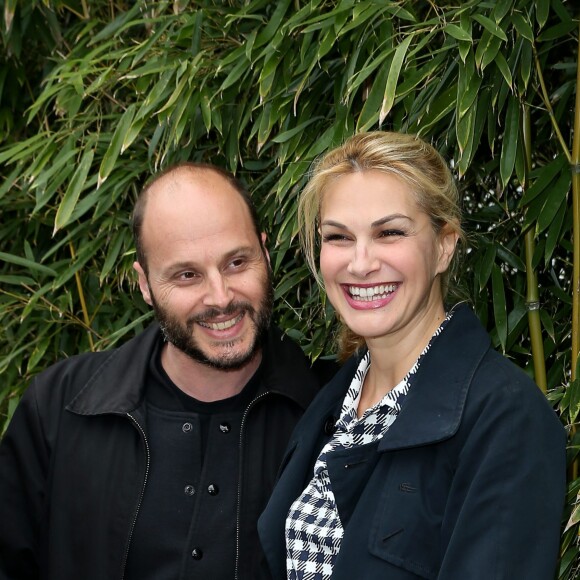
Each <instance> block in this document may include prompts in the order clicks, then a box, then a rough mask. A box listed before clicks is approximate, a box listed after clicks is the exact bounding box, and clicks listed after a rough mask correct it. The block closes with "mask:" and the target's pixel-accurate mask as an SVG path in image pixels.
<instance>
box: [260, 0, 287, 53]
mask: <svg viewBox="0 0 580 580" xmlns="http://www.w3.org/2000/svg"><path fill="white" fill-rule="evenodd" d="M291 1H292V0H278V1H277V2H276V3H275V6H276V9H275V10H274V12H273V13H272V15H271V16H270V17H269V19H268V24H267V25H266V26H265V27H264V28H263V29H262V31H261V32H260V33H259V34H258V36H257V37H256V42H255V46H256V48H259V47H260V46H263V45H264V44H266V43H267V42H269V41H270V40H271V39H272V37H273V36H274V34H276V32H277V31H278V30H279V28H280V24H281V23H282V20H283V18H284V15H285V14H286V11H287V10H288V6H290V3H291Z"/></svg>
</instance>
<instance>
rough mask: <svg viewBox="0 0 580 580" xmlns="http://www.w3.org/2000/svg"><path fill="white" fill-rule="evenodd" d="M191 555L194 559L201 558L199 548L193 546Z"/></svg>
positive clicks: (201, 554) (201, 553)
mask: <svg viewBox="0 0 580 580" xmlns="http://www.w3.org/2000/svg"><path fill="white" fill-rule="evenodd" d="M191 557H192V558H193V559H194V560H201V559H202V558H203V552H202V550H201V548H193V550H192V551H191Z"/></svg>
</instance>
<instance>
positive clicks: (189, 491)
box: [183, 485, 195, 495]
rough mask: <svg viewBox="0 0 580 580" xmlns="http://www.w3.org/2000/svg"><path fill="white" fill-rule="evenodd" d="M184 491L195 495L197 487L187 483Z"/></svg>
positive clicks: (186, 493)
mask: <svg viewBox="0 0 580 580" xmlns="http://www.w3.org/2000/svg"><path fill="white" fill-rule="evenodd" d="M183 491H184V492H185V495H193V494H194V493H195V487H193V485H186V486H185V489H184V490H183Z"/></svg>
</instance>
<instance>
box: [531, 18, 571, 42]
mask: <svg viewBox="0 0 580 580" xmlns="http://www.w3.org/2000/svg"><path fill="white" fill-rule="evenodd" d="M577 28H578V25H577V24H576V22H574V20H572V19H570V20H568V21H566V22H561V23H560V24H556V25H555V26H552V27H550V28H546V30H544V31H543V32H541V33H540V34H539V35H538V38H537V41H538V42H550V41H552V40H559V39H562V40H563V39H564V38H565V37H566V36H568V34H570V33H571V32H572V31H574V30H576V29H577Z"/></svg>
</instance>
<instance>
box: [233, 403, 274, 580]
mask: <svg viewBox="0 0 580 580" xmlns="http://www.w3.org/2000/svg"><path fill="white" fill-rule="evenodd" d="M268 394H269V393H267V392H266V393H262V394H261V395H258V396H257V397H256V398H255V399H254V400H253V401H251V402H250V404H249V405H248V406H247V407H246V410H245V411H244V414H243V416H242V422H241V424H240V441H239V457H240V466H239V468H238V502H237V506H236V565H235V568H234V580H238V578H239V575H238V567H239V563H240V515H241V513H240V512H241V505H242V474H243V465H242V463H243V462H242V459H243V456H242V447H243V436H244V425H245V423H246V417H247V416H248V412H249V411H250V409H251V408H252V407H253V406H254V405H255V404H256V403H257V402H258V401H259V400H260V399H263V398H264V397H265V396H266V395H268Z"/></svg>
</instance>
